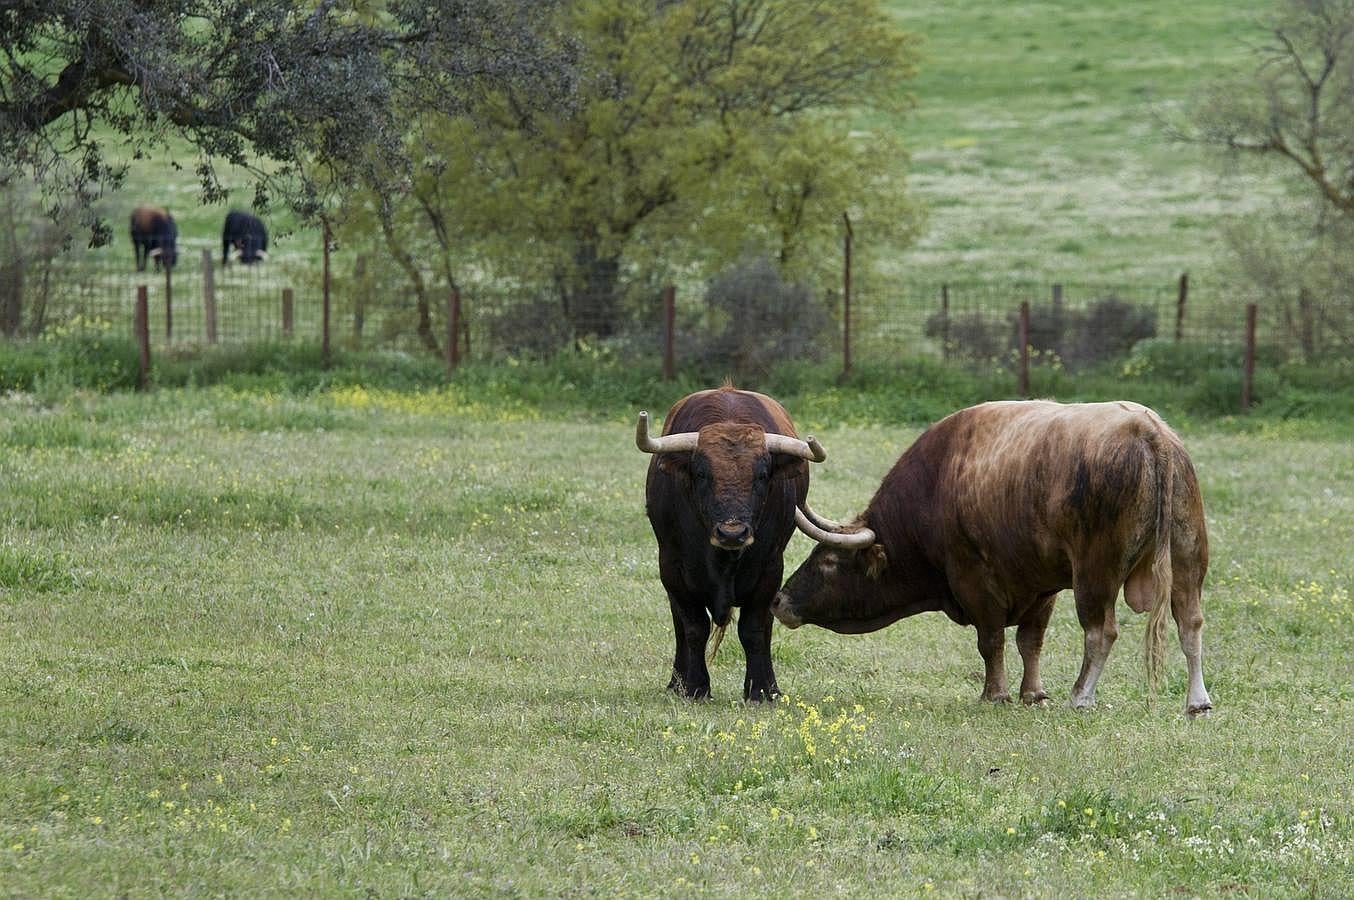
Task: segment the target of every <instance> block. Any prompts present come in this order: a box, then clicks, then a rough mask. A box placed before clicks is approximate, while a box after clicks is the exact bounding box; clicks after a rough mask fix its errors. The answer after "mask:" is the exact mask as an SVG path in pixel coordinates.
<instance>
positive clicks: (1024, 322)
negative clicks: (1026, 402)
mask: <svg viewBox="0 0 1354 900" xmlns="http://www.w3.org/2000/svg"><path fill="white" fill-rule="evenodd" d="M1019 377H1020V396H1022V397H1028V396H1029V395H1030V302H1029V301H1028V300H1025V301H1022V302H1021V304H1020V373H1019Z"/></svg>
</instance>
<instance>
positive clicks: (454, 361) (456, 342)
mask: <svg viewBox="0 0 1354 900" xmlns="http://www.w3.org/2000/svg"><path fill="white" fill-rule="evenodd" d="M460 364H461V292H460V291H459V290H457V289H456V288H452V289H451V293H450V294H449V295H448V296H447V374H448V375H450V374H451V373H452V372H454V371H455V370H456V367H457V366H458V365H460Z"/></svg>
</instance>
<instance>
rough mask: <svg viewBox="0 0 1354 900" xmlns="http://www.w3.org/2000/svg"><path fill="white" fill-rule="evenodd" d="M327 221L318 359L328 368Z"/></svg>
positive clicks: (326, 222)
mask: <svg viewBox="0 0 1354 900" xmlns="http://www.w3.org/2000/svg"><path fill="white" fill-rule="evenodd" d="M329 239H330V233H329V220H328V219H325V220H324V273H323V275H322V276H321V278H322V285H323V290H322V294H323V297H322V298H321V301H320V358H321V359H322V360H323V361H324V367H325V368H326V369H327V368H329V283H330V281H329Z"/></svg>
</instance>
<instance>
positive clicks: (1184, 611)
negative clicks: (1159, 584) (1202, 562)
mask: <svg viewBox="0 0 1354 900" xmlns="http://www.w3.org/2000/svg"><path fill="white" fill-rule="evenodd" d="M1201 593H1202V592H1201V589H1200V586H1199V585H1198V584H1197V578H1193V579H1190V578H1184V577H1177V578H1176V581H1175V584H1174V585H1172V588H1171V614H1172V615H1173V616H1174V617H1175V627H1176V630H1177V631H1178V632H1179V635H1180V649H1181V650H1182V651H1184V654H1185V666H1186V668H1187V670H1188V672H1189V693H1188V694H1187V695H1186V697H1185V714H1186V715H1188V716H1191V717H1193V716H1201V715H1207V714H1208V713H1209V712H1210V711H1211V710H1212V709H1213V700H1212V698H1211V697H1209V696H1208V690H1207V689H1206V688H1205V687H1204V663H1203V655H1204V651H1203V630H1204V614H1203V607H1202V605H1201V603H1200V595H1201Z"/></svg>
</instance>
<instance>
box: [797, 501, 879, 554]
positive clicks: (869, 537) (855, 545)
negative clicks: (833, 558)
mask: <svg viewBox="0 0 1354 900" xmlns="http://www.w3.org/2000/svg"><path fill="white" fill-rule="evenodd" d="M795 525H797V526H799V530H800V531H802V532H804V533H805V534H806V535H808V536H809V537H811V538H813V539H814V540H815V541H817V542H818V543H820V544H827V545H828V546H829V547H840V548H841V549H843V550H864V549H865V548H866V547H869V546H870V545H872V544H873V543H874V537H875V535H874V532H873V531H871V530H870V529H869V528H865V527H861V529H860V530H859V531H851V532H846V533H844V534H840V533H837V532H833V531H824V530H823V529H822V528H819V527H818V526H817V525H815V524H813V523H812V522H810V521H809V519H808V517H807V516H805V515H804V511H803V510H801V509H800V508H799V507H797V506H796V507H795Z"/></svg>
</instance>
